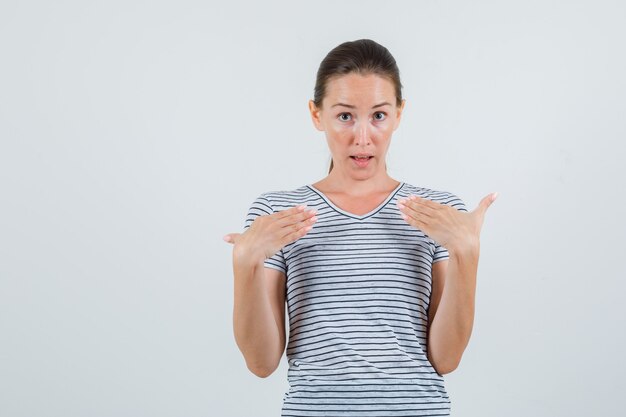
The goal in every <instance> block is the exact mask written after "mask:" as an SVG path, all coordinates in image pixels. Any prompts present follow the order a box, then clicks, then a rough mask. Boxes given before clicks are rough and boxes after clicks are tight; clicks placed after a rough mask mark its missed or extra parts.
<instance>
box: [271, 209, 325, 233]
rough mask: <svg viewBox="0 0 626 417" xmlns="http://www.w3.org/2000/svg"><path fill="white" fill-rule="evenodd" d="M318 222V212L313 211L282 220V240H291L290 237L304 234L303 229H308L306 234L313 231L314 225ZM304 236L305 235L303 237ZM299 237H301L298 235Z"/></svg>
mask: <svg viewBox="0 0 626 417" xmlns="http://www.w3.org/2000/svg"><path fill="white" fill-rule="evenodd" d="M316 221H317V210H316V209H311V210H310V211H308V212H304V213H296V214H294V215H292V216H290V217H289V218H285V219H281V224H280V226H281V227H282V229H281V232H282V237H281V239H289V238H291V237H290V236H293V235H294V234H295V235H298V233H301V232H303V230H302V229H305V228H308V229H307V230H306V231H305V232H304V233H305V234H306V232H308V231H309V230H311V228H312V227H313V224H314V223H315V222H316ZM302 236H303V235H302ZM298 237H301V236H300V235H298Z"/></svg>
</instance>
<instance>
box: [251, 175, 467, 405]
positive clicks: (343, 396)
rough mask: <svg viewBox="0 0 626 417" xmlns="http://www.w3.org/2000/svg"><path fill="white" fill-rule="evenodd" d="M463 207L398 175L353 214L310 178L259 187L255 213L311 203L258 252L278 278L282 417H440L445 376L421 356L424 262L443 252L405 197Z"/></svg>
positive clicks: (428, 265) (426, 282)
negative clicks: (408, 216)
mask: <svg viewBox="0 0 626 417" xmlns="http://www.w3.org/2000/svg"><path fill="white" fill-rule="evenodd" d="M412 194H415V195H417V196H420V197H423V198H428V199H430V200H432V201H436V202H439V203H442V204H448V205H450V206H453V207H455V208H456V209H458V210H460V211H464V212H467V209H466V207H465V204H464V203H463V201H462V200H461V199H460V198H459V197H457V196H456V195H454V194H452V193H450V192H446V191H436V190H432V189H428V188H422V187H416V186H413V185H410V184H407V183H405V182H401V183H400V184H399V185H398V186H397V187H396V188H395V189H394V190H393V191H392V192H391V193H390V194H389V195H388V196H387V198H386V199H385V200H384V201H383V202H382V203H381V204H380V205H379V206H378V207H376V208H375V209H374V210H372V211H370V212H369V213H367V214H364V215H355V214H353V213H349V212H347V211H344V210H342V209H341V208H339V207H337V206H336V205H334V204H333V202H332V201H330V199H328V197H327V196H325V195H324V194H323V193H322V192H321V191H319V190H318V189H316V188H315V187H314V186H313V185H311V184H309V185H304V186H302V187H300V188H296V189H294V190H289V191H269V192H264V193H262V194H261V195H259V196H258V197H257V198H256V199H255V200H254V202H253V203H252V205H251V207H250V209H249V211H248V215H247V217H246V221H245V226H244V231H245V229H247V228H248V227H250V224H251V223H252V221H254V219H255V218H256V217H257V216H259V215H264V214H271V213H274V212H277V211H281V210H286V209H288V208H291V207H293V206H296V205H298V204H306V206H307V208H308V209H312V208H315V209H317V218H318V219H317V221H316V222H315V223H314V224H313V228H312V229H311V230H310V231H309V232H308V233H307V234H306V235H305V236H303V237H301V238H300V239H298V240H296V241H295V242H292V243H290V244H287V245H286V246H285V247H283V248H282V249H281V250H280V251H279V252H278V253H276V254H275V255H274V256H272V257H271V258H268V259H266V260H265V266H266V267H268V268H274V269H278V270H280V271H283V272H284V273H285V275H286V277H287V288H286V294H287V295H286V302H287V310H288V314H289V338H288V344H287V352H286V355H287V359H288V364H289V370H288V374H287V375H288V376H287V378H288V381H289V390H288V391H287V392H286V393H285V394H284V397H283V407H282V410H281V412H282V414H281V416H282V417H287V416H311V417H312V416H337V417H352V416H363V417H379V416H380V417H390V416H449V415H450V410H451V407H450V399H449V397H448V393H447V392H446V388H445V386H444V378H443V376H442V375H440V374H439V373H437V371H436V370H435V369H434V368H433V367H432V365H431V363H430V362H429V360H428V358H427V343H426V342H427V325H428V306H429V302H430V292H431V282H432V281H431V270H432V264H433V263H434V262H438V261H441V260H444V259H447V258H448V257H449V256H448V251H447V250H446V248H445V247H443V246H440V245H438V244H437V243H436V242H435V241H434V240H432V239H431V238H429V237H428V236H427V235H425V234H424V233H423V232H422V231H421V230H418V229H416V228H415V227H413V226H411V225H409V224H408V223H407V222H406V221H405V220H404V219H402V217H401V212H400V210H399V209H398V207H397V206H396V202H397V200H399V199H402V198H406V197H408V196H409V195H412Z"/></svg>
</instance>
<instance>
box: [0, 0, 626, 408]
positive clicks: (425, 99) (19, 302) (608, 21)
mask: <svg viewBox="0 0 626 417" xmlns="http://www.w3.org/2000/svg"><path fill="white" fill-rule="evenodd" d="M625 23H626V6H625V5H624V3H623V2H620V1H565V0H561V1H545V0H542V1H528V0H526V1H517V2H512V1H507V2H503V1H479V0H475V1H471V2H469V1H387V2H384V1H364V0H359V1H316V2H298V1H281V2H266V1H264V2H261V1H250V2H246V3H242V2H227V3H226V2H225V3H212V2H211V1H193V2H190V1H176V2H174V1H169V2H165V1H136V0H132V1H131V0H126V1H107V2H104V1H101V2H84V1H58V2H44V1H19V2H8V1H4V2H2V4H1V5H0V60H1V61H0V214H1V215H0V415H2V416H3V417H18V416H19V417H21V416H29V417H31V416H42V417H43V416H45V417H48V416H59V417H61V416H62V417H78V416H90V417H97V416H116V417H125V416H128V417H131V416H132V417H135V416H246V417H247V416H268V417H269V416H278V415H279V414H280V407H281V402H282V397H283V393H284V391H285V390H286V389H287V370H286V365H287V364H286V359H285V358H283V363H282V364H281V367H280V368H279V369H278V370H277V371H276V372H275V373H274V374H272V375H271V376H270V377H268V378H265V379H262V378H258V377H256V376H254V375H253V374H252V373H250V372H249V371H248V370H247V368H246V366H245V362H244V360H243V356H242V355H241V353H240V352H239V350H238V348H237V346H236V344H235V341H234V336H233V329H232V307H233V276H232V263H231V262H232V258H231V254H232V246H231V245H230V244H228V243H226V242H224V241H223V240H222V236H223V235H224V234H226V233H229V232H240V231H242V228H243V224H244V220H245V214H246V212H247V210H248V207H249V205H250V204H251V202H252V201H253V199H254V198H255V197H256V196H258V195H259V194H260V193H261V192H264V191H271V190H289V189H293V188H296V187H299V186H301V185H303V184H308V183H313V182H315V181H318V180H319V179H321V178H323V177H324V176H325V175H326V173H327V171H328V164H329V157H330V153H329V151H328V148H327V145H326V141H325V138H324V136H323V133H321V132H318V131H317V130H315V129H314V127H313V124H312V122H311V120H310V116H309V113H308V109H307V100H308V99H310V98H312V95H313V86H314V82H315V74H316V71H317V68H318V65H319V63H320V61H321V60H322V59H323V58H324V56H325V55H326V53H327V52H328V51H330V50H331V49H332V48H333V47H335V46H336V45H338V44H339V43H342V42H344V41H347V40H355V39H360V38H370V39H373V40H375V41H377V42H379V43H381V44H382V45H384V46H386V47H387V48H388V49H389V50H390V52H391V53H392V54H393V55H394V57H395V58H396V60H397V62H398V65H399V67H400V73H401V77H402V83H403V85H404V89H403V94H404V98H406V100H407V105H406V107H405V112H404V115H403V120H402V123H401V126H400V128H399V129H398V130H397V131H396V132H395V134H394V137H393V140H392V144H391V147H390V150H389V153H388V159H387V161H388V166H389V173H390V175H391V176H392V177H394V178H396V179H398V180H402V181H406V182H409V183H412V184H415V185H418V186H424V187H429V188H434V189H439V190H446V191H450V192H453V193H455V194H457V195H458V196H459V197H461V198H462V199H463V200H464V201H465V203H466V204H467V206H468V208H469V209H472V208H474V207H475V206H476V205H477V204H478V202H479V201H480V199H481V198H482V197H483V196H485V195H487V194H488V193H490V192H493V191H498V192H499V193H500V195H499V197H498V199H497V200H496V202H495V203H494V204H493V205H492V206H491V207H490V209H489V210H488V212H487V216H486V218H485V224H484V226H483V231H482V235H481V257H480V265H479V274H478V289H477V299H476V300H477V301H476V302H477V303H476V317H475V323H474V331H473V333H472V339H471V340H470V344H469V346H468V347H467V349H466V351H465V354H464V356H463V360H462V362H461V365H460V366H459V368H457V370H455V371H454V372H453V373H451V374H448V375H446V376H445V379H446V384H447V388H448V391H449V394H450V397H451V400H452V413H453V415H454V416H459V417H461V416H464V417H465V416H481V417H484V416H504V415H506V416H528V415H532V416H589V415H597V416H600V415H601V416H617V415H622V413H623V410H621V409H620V403H621V402H622V401H621V400H622V396H623V393H624V388H625V386H624V385H625V384H624V382H623V381H624V377H625V376H626V375H625V374H626V372H625V371H626V365H625V361H624V357H623V352H624V347H625V346H624V344H625V343H624V342H625V332H624V325H623V317H624V315H625V311H624V300H623V297H624V290H625V289H626V286H625V284H624V278H626V273H625V272H626V270H625V269H626V268H625V267H624V258H622V256H623V250H624V243H623V242H624V237H625V235H626V234H625V231H626V228H625V222H624V219H623V215H624V202H625V199H624V178H625V177H626V176H625V172H624V168H623V167H622V166H620V162H622V161H623V160H624V157H625V155H624V140H625V139H626V123H625V121H624V120H625V116H626V104H625V100H626V99H625V97H626V82H625V77H624V74H626V57H625V51H626V47H625V45H624V43H625V42H624V39H626V29H625V28H626V25H625Z"/></svg>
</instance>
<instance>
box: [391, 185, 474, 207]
mask: <svg viewBox="0 0 626 417" xmlns="http://www.w3.org/2000/svg"><path fill="white" fill-rule="evenodd" d="M402 191H403V195H402V197H408V196H410V195H417V196H418V197H422V198H427V199H429V200H431V201H435V202H437V203H440V204H447V205H449V206H452V207H455V208H456V209H458V210H460V211H467V208H466V207H465V202H464V201H463V200H462V199H461V197H459V195H458V194H457V193H456V192H453V191H448V190H441V189H437V188H429V187H420V186H418V185H414V184H411V183H407V182H405V183H404V186H403V187H402Z"/></svg>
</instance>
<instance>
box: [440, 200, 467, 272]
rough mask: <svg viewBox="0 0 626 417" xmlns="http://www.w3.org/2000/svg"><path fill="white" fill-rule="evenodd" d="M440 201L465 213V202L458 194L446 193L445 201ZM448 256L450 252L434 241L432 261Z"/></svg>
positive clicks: (441, 259) (444, 258) (447, 257)
mask: <svg viewBox="0 0 626 417" xmlns="http://www.w3.org/2000/svg"><path fill="white" fill-rule="evenodd" d="M441 203H443V204H447V205H449V206H452V207H454V208H456V209H457V210H459V211H462V212H465V213H467V207H465V203H464V202H463V200H461V199H460V198H459V197H458V196H456V195H454V194H452V193H448V197H447V198H446V200H445V201H442V202H441ZM449 258H450V254H449V253H448V249H446V248H445V247H444V246H441V245H439V244H438V243H437V242H435V252H434V253H433V263H435V262H439V261H443V260H446V259H449Z"/></svg>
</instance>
